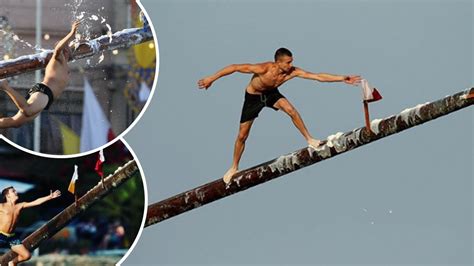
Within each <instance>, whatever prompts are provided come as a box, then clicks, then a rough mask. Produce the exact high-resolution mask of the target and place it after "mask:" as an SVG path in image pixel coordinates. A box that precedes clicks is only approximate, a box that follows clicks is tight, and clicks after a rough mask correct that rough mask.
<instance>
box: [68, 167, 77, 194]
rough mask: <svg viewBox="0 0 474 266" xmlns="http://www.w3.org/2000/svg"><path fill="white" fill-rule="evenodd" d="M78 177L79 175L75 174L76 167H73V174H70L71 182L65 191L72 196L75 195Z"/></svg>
mask: <svg viewBox="0 0 474 266" xmlns="http://www.w3.org/2000/svg"><path fill="white" fill-rule="evenodd" d="M78 177H79V174H78V173H77V165H74V174H72V178H71V182H70V183H69V187H68V188H67V190H68V191H69V192H71V193H72V194H74V195H76V181H77V179H78Z"/></svg>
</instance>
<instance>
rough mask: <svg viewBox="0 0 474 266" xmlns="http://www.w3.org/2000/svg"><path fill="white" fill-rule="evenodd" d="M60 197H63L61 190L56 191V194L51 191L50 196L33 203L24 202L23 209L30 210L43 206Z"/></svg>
mask: <svg viewBox="0 0 474 266" xmlns="http://www.w3.org/2000/svg"><path fill="white" fill-rule="evenodd" d="M59 196H61V191H59V190H56V191H54V192H53V191H51V193H50V194H49V195H48V196H45V197H41V198H38V199H36V200H34V201H32V202H23V208H29V207H34V206H38V205H41V204H43V203H45V202H46V201H48V200H52V199H55V198H57V197H59Z"/></svg>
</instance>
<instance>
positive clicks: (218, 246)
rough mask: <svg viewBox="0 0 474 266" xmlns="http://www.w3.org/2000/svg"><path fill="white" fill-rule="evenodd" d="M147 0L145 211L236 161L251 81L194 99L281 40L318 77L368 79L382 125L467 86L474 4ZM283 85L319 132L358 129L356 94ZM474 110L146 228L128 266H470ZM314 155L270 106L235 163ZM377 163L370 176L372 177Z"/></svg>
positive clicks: (241, 78)
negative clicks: (156, 54)
mask: <svg viewBox="0 0 474 266" xmlns="http://www.w3.org/2000/svg"><path fill="white" fill-rule="evenodd" d="M196 2H199V3H195V1H151V0H142V3H143V5H144V7H145V8H146V10H147V12H148V14H149V15H150V16H151V19H152V21H153V24H154V26H155V29H156V32H157V38H158V42H159V49H160V60H161V61H160V73H159V78H158V87H157V90H156V93H155V96H154V99H153V100H152V103H151V104H150V106H149V108H148V110H147V111H146V113H145V115H144V116H143V117H142V119H141V120H140V122H139V123H138V124H137V125H136V126H135V128H134V129H132V130H131V131H130V133H129V134H128V135H127V136H126V140H127V141H128V142H129V144H130V145H131V147H133V149H134V150H135V152H136V153H137V156H138V158H139V160H140V162H141V164H142V166H143V168H144V171H145V175H146V178H147V184H148V191H149V201H150V203H152V202H156V201H159V200H162V199H165V198H167V197H169V196H172V195H175V194H177V193H180V192H183V191H185V190H188V189H190V188H194V187H196V186H198V185H201V184H203V183H207V182H209V181H211V180H214V179H217V178H219V177H221V176H222V174H224V172H225V171H226V170H227V168H228V167H229V166H230V163H231V158H232V149H233V143H234V140H235V137H236V133H237V128H238V122H239V117H240V111H241V107H242V102H243V95H244V94H243V93H244V88H245V86H246V84H247V83H248V80H249V78H250V75H245V74H234V75H232V76H228V77H225V78H223V79H221V80H219V81H217V82H215V83H214V84H213V86H212V87H211V88H210V89H209V90H208V91H200V90H198V89H197V85H196V82H197V80H198V79H199V78H202V77H204V76H206V75H210V74H213V73H214V72H215V71H217V70H218V69H220V68H221V67H224V66H226V65H228V64H232V63H256V62H261V61H270V60H272V57H273V53H274V51H275V50H276V49H277V48H279V47H281V46H285V47H287V48H289V49H290V50H292V52H293V54H294V59H295V60H294V64H295V65H296V66H299V67H301V68H303V69H306V70H308V71H313V72H328V73H334V74H361V75H362V76H364V77H365V78H367V79H368V80H369V82H370V83H371V84H372V85H374V86H375V87H377V88H378V89H379V90H380V92H381V94H382V95H383V97H384V99H383V100H382V101H381V102H377V103H374V104H371V106H370V108H371V115H372V118H373V119H375V118H382V117H387V116H389V115H391V114H395V113H398V112H400V111H402V110H403V109H405V108H408V107H412V106H415V105H417V104H419V103H424V102H427V101H432V100H436V99H439V98H442V97H444V96H445V95H447V94H453V93H455V92H457V91H460V90H463V89H465V88H467V87H470V86H472V85H473V78H472V73H473V66H472V64H473V58H474V56H473V50H472V47H473V37H472V36H473V28H472V25H473V4H472V1H469V0H465V1H420V0H418V1H348V0H346V1H291V2H290V1H196ZM280 91H281V92H282V93H283V94H284V95H285V96H286V97H287V98H288V99H289V100H290V101H291V102H292V103H293V104H294V105H295V107H296V108H297V109H298V110H299V112H300V114H301V115H302V117H303V119H304V120H305V122H306V125H307V127H308V129H309V130H310V131H311V132H312V134H313V135H314V136H315V137H318V138H322V139H324V138H326V137H327V136H328V135H331V134H334V133H336V132H338V131H341V132H346V131H349V130H352V129H353V128H356V127H360V126H362V125H363V113H362V104H361V92H360V88H359V87H352V86H348V85H344V84H340V83H332V84H331V83H318V82H314V81H308V80H292V81H289V82H288V83H287V84H285V85H284V86H282V87H281V88H280ZM472 136H473V111H472V108H469V109H465V110H462V111H460V112H457V113H455V114H452V115H449V116H448V117H444V118H440V119H438V120H435V121H433V122H430V123H427V124H424V125H422V126H419V127H417V128H414V129H411V130H409V131H407V132H403V133H401V134H397V135H395V136H392V137H389V138H386V139H383V140H381V141H378V142H376V143H373V144H370V145H368V146H365V147H362V148H360V149H357V150H354V151H351V152H349V153H347V154H344V155H341V156H338V157H336V158H334V159H331V160H328V161H324V162H322V163H319V164H317V165H314V166H311V167H308V168H305V169H302V170H299V171H297V172H295V173H293V174H290V175H287V176H285V177H282V178H279V179H277V180H275V181H272V182H269V183H266V184H264V185H261V186H259V187H256V188H253V189H250V190H247V191H245V192H243V193H239V194H237V195H234V196H231V197H228V198H226V199H223V200H220V201H217V202H215V203H213V204H210V205H207V206H205V207H201V208H199V209H197V210H194V211H191V212H188V213H185V214H183V215H180V216H178V217H175V218H172V219H170V220H167V221H165V222H163V223H160V224H157V225H154V226H152V227H149V228H146V229H145V230H144V232H143V234H142V236H141V239H140V241H139V243H138V244H137V246H136V248H135V250H134V251H133V252H132V254H131V255H130V257H129V258H128V259H127V260H126V261H125V263H124V265H136V264H157V263H158V264H160V265H165V264H171V265H174V264H211V263H215V264H219V265H235V264H263V263H271V264H277V263H279V264H286V265H288V264H313V265H316V264H320V265H323V264H324V265H326V264H348V265H356V264H361V265H367V264H369V263H373V264H384V265H390V264H404V265H410V264H412V265H419V264H428V265H431V264H435V263H438V264H445V265H453V264H465V265H471V264H472V253H473V246H472V237H473V235H472V232H473V231H472V219H473V218H472V200H473V198H472V189H473V186H472V176H473V168H472V165H473V164H472V163H473V150H472V147H473V138H472ZM304 145H305V141H304V139H303V138H302V137H301V136H300V134H299V133H298V131H297V130H296V129H295V128H294V126H293V124H292V123H291V120H290V119H289V118H288V117H287V116H286V115H285V114H284V113H282V112H274V111H273V110H271V109H265V110H264V111H263V112H262V113H261V114H260V116H259V118H257V120H256V122H255V123H254V127H253V128H252V130H251V133H250V138H249V139H248V141H247V149H246V151H245V153H244V155H243V159H242V161H241V169H244V168H248V167H250V166H253V165H256V164H259V163H261V162H264V161H267V160H270V159H273V158H275V157H278V156H279V155H281V154H286V153H288V152H292V151H294V150H296V149H299V148H302V147H303V146H304ZM367 165H370V166H371V167H367Z"/></svg>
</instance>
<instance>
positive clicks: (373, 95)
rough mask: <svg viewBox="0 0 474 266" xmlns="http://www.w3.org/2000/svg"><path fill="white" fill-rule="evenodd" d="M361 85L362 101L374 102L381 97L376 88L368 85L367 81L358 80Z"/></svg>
mask: <svg viewBox="0 0 474 266" xmlns="http://www.w3.org/2000/svg"><path fill="white" fill-rule="evenodd" d="M360 85H361V87H362V97H363V99H364V102H369V103H370V102H375V101H378V100H381V99H382V95H380V93H379V92H378V91H377V89H376V88H372V87H370V85H369V82H368V81H367V80H365V79H362V80H361V81H360Z"/></svg>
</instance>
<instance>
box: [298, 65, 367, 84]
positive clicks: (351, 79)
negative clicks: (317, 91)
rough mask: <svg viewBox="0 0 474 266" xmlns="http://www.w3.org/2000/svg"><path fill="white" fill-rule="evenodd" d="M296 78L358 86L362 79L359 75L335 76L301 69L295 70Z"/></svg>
mask: <svg viewBox="0 0 474 266" xmlns="http://www.w3.org/2000/svg"><path fill="white" fill-rule="evenodd" d="M295 76H297V77H300V78H304V79H312V80H317V81H319V82H345V83H347V84H352V85H357V84H359V83H360V80H361V77H360V76H357V75H348V76H343V75H333V74H328V73H311V72H308V71H305V70H303V69H301V68H296V69H295Z"/></svg>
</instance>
